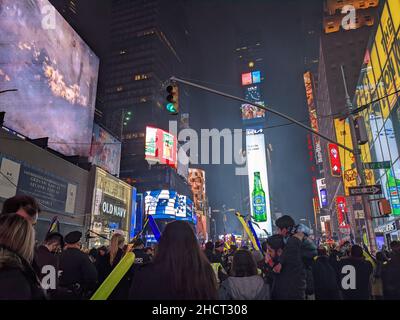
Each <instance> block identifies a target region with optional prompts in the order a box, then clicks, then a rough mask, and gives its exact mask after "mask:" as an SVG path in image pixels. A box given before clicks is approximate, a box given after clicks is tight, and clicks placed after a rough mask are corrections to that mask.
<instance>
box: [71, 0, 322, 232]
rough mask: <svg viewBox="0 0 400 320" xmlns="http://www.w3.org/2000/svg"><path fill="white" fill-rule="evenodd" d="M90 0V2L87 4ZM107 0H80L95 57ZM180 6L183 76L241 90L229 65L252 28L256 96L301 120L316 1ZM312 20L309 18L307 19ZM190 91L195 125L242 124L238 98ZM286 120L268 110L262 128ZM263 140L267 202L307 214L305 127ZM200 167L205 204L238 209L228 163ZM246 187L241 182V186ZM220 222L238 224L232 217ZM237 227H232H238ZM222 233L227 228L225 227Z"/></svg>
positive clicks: (244, 0)
mask: <svg viewBox="0 0 400 320" xmlns="http://www.w3.org/2000/svg"><path fill="white" fill-rule="evenodd" d="M94 3H96V5H93V4H94ZM109 6H110V4H109V1H105V0H102V1H96V0H84V1H82V8H86V9H83V10H86V11H85V13H86V16H87V19H85V21H84V22H82V23H81V28H80V29H81V30H79V31H80V33H81V35H82V37H83V38H84V39H85V40H86V41H87V42H88V43H89V45H90V46H91V47H92V48H93V49H94V50H95V52H97V54H98V55H99V56H100V58H101V57H102V56H104V54H105V53H106V52H107V47H108V42H107V36H106V35H107V34H108V33H107V27H108V20H109V13H110V10H109ZM186 9H187V14H188V19H187V20H188V21H189V24H190V25H189V28H190V30H189V32H190V41H191V52H192V53H191V56H190V64H191V69H192V70H191V74H188V75H182V76H184V77H186V78H190V79H194V80H197V81H201V83H202V84H204V85H207V86H210V87H212V88H215V89H218V90H222V91H226V92H228V93H231V94H235V95H239V96H242V91H241V89H240V86H239V81H240V75H239V74H237V66H236V56H235V51H234V50H235V48H236V34H237V31H238V30H240V31H242V30H248V31H251V30H252V28H254V30H259V31H260V32H261V35H262V41H263V45H264V48H265V52H264V57H263V58H264V63H263V66H262V68H263V69H264V71H265V85H264V87H265V91H264V92H263V95H264V100H265V101H266V103H267V104H268V105H270V106H271V107H272V108H274V109H276V110H278V111H281V112H284V113H286V114H288V115H290V116H292V117H294V118H295V119H298V120H301V121H304V120H306V119H307V118H308V113H307V105H306V98H305V90H304V82H303V73H304V72H305V71H306V67H305V65H304V57H305V55H306V53H309V52H313V51H314V52H316V54H318V48H319V44H318V42H317V41H315V42H312V43H310V42H307V39H306V30H307V26H308V25H310V19H320V20H322V1H320V0H307V1H283V0H258V1H256V0H231V1H228V0H224V1H222V0H212V1H211V0H187V1H186ZM311 24H312V23H311ZM189 93H190V99H191V100H190V106H189V111H190V125H191V127H193V128H194V129H196V130H200V129H202V128H205V129H212V128H217V129H223V128H230V129H234V128H242V123H241V118H240V112H239V107H240V106H239V104H238V103H236V102H232V101H229V100H226V99H224V98H221V97H217V96H214V95H211V94H206V93H204V92H201V91H198V90H189ZM282 123H286V121H285V120H282V119H279V118H277V117H275V116H271V115H269V116H268V120H267V124H266V125H267V127H268V126H276V125H279V124H282ZM266 141H267V143H271V144H272V146H273V150H274V152H273V155H272V168H271V170H273V171H274V174H275V176H277V177H278V178H276V179H275V185H274V186H270V187H271V188H274V193H275V195H276V198H277V199H273V206H275V207H276V208H277V209H278V211H280V212H282V213H284V214H290V215H292V216H293V217H295V218H297V219H300V218H305V217H307V218H309V219H310V220H311V221H313V220H314V218H313V215H314V214H313V209H312V200H311V199H312V186H311V175H310V162H309V157H308V152H307V133H306V132H305V131H304V130H303V129H302V128H297V127H295V126H284V127H278V128H271V129H268V130H266ZM202 168H203V169H205V170H206V179H207V191H208V196H209V200H210V205H211V206H212V207H214V208H216V209H220V207H221V206H222V205H223V204H226V205H227V207H228V208H240V206H241V204H240V202H241V191H240V190H241V187H240V179H238V178H237V177H236V176H235V171H234V170H235V167H234V166H231V165H224V166H222V165H219V166H216V165H208V166H203V167H202ZM246 188H247V187H246ZM228 225H231V226H232V227H235V228H236V229H238V228H239V227H238V224H237V221H236V218H234V217H232V219H231V220H230V221H228ZM239 230H240V229H239ZM228 231H230V230H228Z"/></svg>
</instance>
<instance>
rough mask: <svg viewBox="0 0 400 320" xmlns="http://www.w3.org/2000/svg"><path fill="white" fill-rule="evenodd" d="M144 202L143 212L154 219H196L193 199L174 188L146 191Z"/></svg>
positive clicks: (192, 220)
mask: <svg viewBox="0 0 400 320" xmlns="http://www.w3.org/2000/svg"><path fill="white" fill-rule="evenodd" d="M144 204H145V213H146V214H148V215H151V216H153V218H154V219H176V220H185V221H190V222H193V223H195V221H196V218H195V215H196V214H195V210H194V204H193V201H192V200H191V199H190V198H189V197H187V196H185V195H181V194H178V193H177V192H176V191H174V190H152V191H147V192H146V194H145V199H144Z"/></svg>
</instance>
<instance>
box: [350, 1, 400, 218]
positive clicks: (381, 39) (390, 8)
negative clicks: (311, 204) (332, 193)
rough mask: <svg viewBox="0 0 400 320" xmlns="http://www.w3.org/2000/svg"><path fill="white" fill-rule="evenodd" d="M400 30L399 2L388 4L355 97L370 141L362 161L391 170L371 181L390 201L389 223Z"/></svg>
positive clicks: (395, 191) (399, 117) (398, 134)
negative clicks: (383, 164)
mask: <svg viewBox="0 0 400 320" xmlns="http://www.w3.org/2000/svg"><path fill="white" fill-rule="evenodd" d="M399 29H400V1H399V0H388V1H387V2H386V3H385V5H384V8H383V11H382V15H381V18H380V23H379V26H378V29H377V32H376V35H375V37H374V38H373V39H371V45H370V46H369V50H368V51H367V53H366V56H365V61H364V66H363V69H362V70H361V75H360V80H359V83H358V86H357V90H356V95H355V107H357V108H359V107H361V106H364V105H368V107H367V108H366V109H365V110H364V111H363V112H361V113H360V115H362V116H363V117H364V119H365V121H366V124H367V131H368V138H369V143H368V144H367V145H365V146H363V148H362V158H363V161H364V162H371V161H372V162H383V161H390V163H391V168H390V169H379V170H373V174H372V177H371V178H374V180H375V182H376V183H377V184H380V185H382V189H383V193H384V195H383V196H384V197H385V198H386V199H387V200H389V201H390V204H391V207H392V217H391V218H390V219H391V220H394V219H396V218H400V198H399V190H400V159H399V142H400V109H399V105H400V100H399V94H398V93H396V92H397V91H399V90H400V33H399ZM372 102H373V103H372ZM367 178H368V172H367ZM371 182H373V180H372V179H371ZM377 198H379V197H375V200H376V199H377ZM371 200H374V199H373V198H371ZM371 203H372V205H371V208H372V212H373V215H374V216H375V217H376V216H379V210H378V206H377V205H376V202H371ZM386 223H388V220H387V219H383V218H382V219H378V222H377V224H378V225H384V224H386Z"/></svg>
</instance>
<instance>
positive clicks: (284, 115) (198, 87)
mask: <svg viewBox="0 0 400 320" xmlns="http://www.w3.org/2000/svg"><path fill="white" fill-rule="evenodd" d="M170 80H171V81H172V82H178V83H182V84H185V85H188V86H190V87H194V88H197V89H201V90H204V91H207V92H210V93H213V94H216V95H219V96H222V97H225V98H229V99H231V100H236V101H239V102H241V103H243V104H244V103H245V104H249V105H252V106H255V107H257V108H259V109H263V110H265V111H267V112H269V113H272V114H275V115H276V116H278V117H280V118H283V119H285V120H288V121H290V122H291V123H294V124H296V125H298V126H300V127H302V128H303V129H305V130H307V131H309V132H311V133H313V134H315V135H317V136H319V137H320V138H322V139H324V140H326V141H329V142H331V143H334V144H335V145H337V146H339V147H341V148H343V149H345V150H347V151H349V152H351V153H354V150H353V149H351V148H349V147H346V146H345V145H343V144H341V143H337V142H336V141H334V140H333V139H331V138H329V137H327V136H325V135H323V134H321V133H320V132H318V131H315V130H314V129H312V128H310V127H308V126H306V125H305V124H303V123H301V122H300V121H297V120H296V119H293V118H292V117H289V116H287V115H286V114H284V113H281V112H279V111H276V110H273V109H271V108H269V107H265V106H263V105H261V104H256V103H254V102H251V101H248V100H246V99H242V98H239V97H236V96H233V95H231V94H228V93H224V92H221V91H218V90H214V89H211V88H207V87H205V86H202V85H199V84H197V83H193V82H190V81H186V80H183V79H180V78H177V77H171V78H170Z"/></svg>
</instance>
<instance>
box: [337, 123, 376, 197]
mask: <svg viewBox="0 0 400 320" xmlns="http://www.w3.org/2000/svg"><path fill="white" fill-rule="evenodd" d="M334 126H335V131H336V141H337V142H338V143H340V144H342V145H345V146H347V147H349V148H351V149H352V148H353V141H352V139H351V132H350V123H349V121H348V120H341V119H334ZM363 148H364V147H363ZM339 158H340V159H341V164H342V174H343V184H344V189H345V194H346V196H348V195H349V188H351V187H356V186H357V177H358V174H357V169H356V168H355V161H354V155H353V153H351V152H350V151H347V150H345V149H343V148H339ZM363 160H364V161H366V162H371V158H370V157H369V158H368V159H365V158H364V159H363ZM364 174H365V178H366V184H367V185H374V184H375V178H374V173H373V171H372V170H364Z"/></svg>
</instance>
